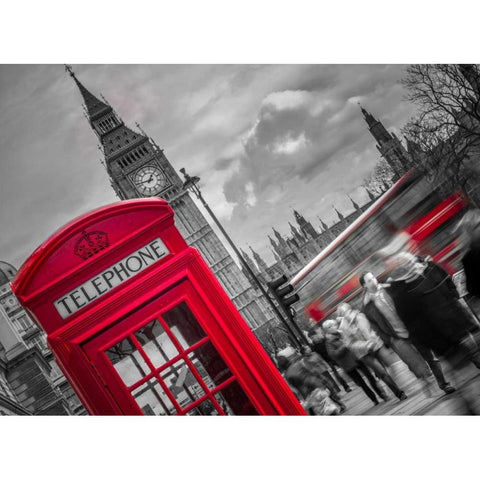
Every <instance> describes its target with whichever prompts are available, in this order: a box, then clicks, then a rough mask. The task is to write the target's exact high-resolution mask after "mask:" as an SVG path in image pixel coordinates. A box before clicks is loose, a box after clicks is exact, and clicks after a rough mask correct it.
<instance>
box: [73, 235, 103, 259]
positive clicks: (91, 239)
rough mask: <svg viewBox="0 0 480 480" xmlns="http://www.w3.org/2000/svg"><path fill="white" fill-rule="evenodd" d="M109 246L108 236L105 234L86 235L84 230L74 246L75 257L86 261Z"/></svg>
mask: <svg viewBox="0 0 480 480" xmlns="http://www.w3.org/2000/svg"><path fill="white" fill-rule="evenodd" d="M108 245H109V243H108V235H107V234H106V233H105V232H100V231H94V232H89V233H87V232H86V231H85V230H84V231H83V232H82V236H81V237H80V239H79V240H78V241H77V243H76V244H75V249H74V252H75V255H78V256H79V257H81V258H83V259H84V260H87V259H88V258H90V257H93V255H95V254H96V253H98V252H100V251H102V250H104V249H105V248H107V247H108Z"/></svg>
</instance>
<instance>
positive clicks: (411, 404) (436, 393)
mask: <svg viewBox="0 0 480 480" xmlns="http://www.w3.org/2000/svg"><path fill="white" fill-rule="evenodd" d="M442 366H443V367H444V371H445V376H446V378H447V379H448V380H449V381H450V383H451V384H452V385H453V386H455V387H456V388H457V391H456V392H455V393H452V394H450V395H446V394H445V393H444V392H443V391H442V390H440V389H439V388H438V386H437V385H436V384H434V385H432V387H431V396H430V397H429V396H427V394H426V392H425V390H424V389H423V387H422V384H421V382H420V381H418V380H417V379H416V377H415V376H414V375H413V374H412V373H411V372H410V371H409V370H408V368H407V366H406V365H405V364H404V363H403V362H401V361H400V360H399V361H397V362H395V363H394V365H393V368H392V369H391V373H392V375H393V377H394V378H395V380H396V381H397V384H398V385H399V386H400V387H401V388H402V389H403V390H404V391H405V393H406V394H407V395H408V398H407V399H406V400H403V401H399V400H398V399H397V398H396V397H394V395H393V394H392V393H391V392H389V391H388V390H387V389H386V387H385V386H384V389H385V390H386V391H387V392H388V395H389V400H388V401H386V402H383V401H381V402H380V404H379V405H375V406H374V405H373V404H372V402H371V400H370V399H369V398H368V397H367V396H366V395H365V394H364V392H363V391H362V389H361V388H360V387H357V386H356V385H353V382H349V384H350V386H351V387H352V391H351V392H349V393H344V394H343V396H342V400H343V402H344V403H345V405H346V406H347V410H346V412H345V413H344V415H465V414H466V412H465V407H464V403H463V401H462V397H461V396H460V395H459V393H458V387H459V386H461V389H462V392H463V391H466V392H467V394H468V392H471V391H473V390H475V389H477V390H478V389H479V385H480V370H478V369H476V368H475V367H474V366H473V365H471V366H468V367H465V368H464V369H463V370H461V371H460V372H459V373H457V374H453V373H452V372H451V371H449V369H448V368H447V366H446V365H445V363H444V362H442ZM382 385H383V384H382ZM471 394H472V396H473V395H475V393H471ZM475 398H478V399H479V400H478V402H476V405H477V408H478V407H480V396H479V395H475Z"/></svg>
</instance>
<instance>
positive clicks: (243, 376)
mask: <svg viewBox="0 0 480 480" xmlns="http://www.w3.org/2000/svg"><path fill="white" fill-rule="evenodd" d="M12 289H13V291H14V293H15V294H16V295H17V297H18V299H19V301H20V303H21V304H22V305H23V307H24V308H25V309H26V310H27V311H28V312H29V314H30V316H31V317H32V318H33V319H34V320H35V321H36V323H37V324H38V325H39V327H40V328H42V329H43V330H44V331H45V332H46V333H47V339H48V343H49V346H50V348H51V349H52V351H53V353H54V354H55V357H56V359H57V362H58V364H59V366H60V368H61V369H62V371H63V373H64V374H65V376H66V378H67V379H68V380H69V382H70V384H71V385H72V387H73V388H74V390H75V391H76V393H77V394H78V396H79V398H80V399H81V400H82V402H83V404H84V406H85V408H86V409H87V411H88V412H89V413H90V414H93V415H305V411H304V410H303V408H302V407H301V405H300V404H299V402H298V400H297V398H296V397H295V396H294V395H293V393H292V392H291V390H290V388H289V387H288V386H287V384H286V383H285V381H284V380H283V378H282V376H281V375H280V373H279V372H278V370H277V369H276V367H275V366H274V365H273V363H272V361H271V360H270V358H269V357H268V355H267V354H266V352H265V351H264V350H263V348H262V346H261V345H260V344H259V342H258V340H257V339H256V338H255V336H254V335H253V334H252V332H251V331H250V329H249V327H248V326H247V324H246V323H245V321H244V320H243V318H242V317H241V316H240V314H239V313H238V311H237V310H236V308H235V306H234V305H233V303H232V302H231V300H230V299H229V298H228V296H227V295H226V293H225V292H224V290H223V288H222V287H221V285H220V284H219V283H218V281H217V279H216V278H215V276H214V275H213V274H212V272H211V271H210V269H209V267H208V266H207V265H206V263H205V262H204V260H203V259H202V257H201V256H200V254H199V253H198V252H197V251H196V250H195V249H193V248H191V247H189V246H188V245H187V244H186V242H185V240H184V239H183V238H182V236H181V235H180V233H179V232H178V230H177V229H176V227H175V225H174V218H173V210H172V209H171V208H170V206H169V205H168V204H167V203H166V202H165V201H164V200H161V199H158V198H155V199H138V200H127V201H123V202H119V203H116V204H113V205H109V206H106V207H103V208H100V209H98V210H95V211H93V212H90V213H88V214H86V215H84V216H82V217H80V218H77V219H75V220H74V221H72V222H71V223H69V224H68V225H66V226H65V227H63V228H61V229H60V230H59V231H57V232H56V233H55V234H53V235H52V236H51V237H50V238H49V239H48V240H47V241H46V242H45V243H44V244H43V245H41V246H40V247H39V248H37V250H35V252H34V253H33V254H32V255H31V256H30V258H28V259H27V261H26V262H25V263H24V265H23V266H22V267H21V268H20V270H19V271H18V274H17V276H16V277H15V279H14V280H13V282H12Z"/></svg>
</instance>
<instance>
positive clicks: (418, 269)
mask: <svg viewBox="0 0 480 480" xmlns="http://www.w3.org/2000/svg"><path fill="white" fill-rule="evenodd" d="M394 260H395V264H396V268H395V269H394V270H393V271H392V275H391V278H390V279H389V282H390V287H389V289H388V291H389V293H390V295H391V297H392V299H393V301H394V304H395V308H396V310H397V312H398V314H399V316H400V318H402V320H403V321H404V322H405V326H406V327H407V329H408V331H409V332H410V335H411V337H412V339H413V340H414V341H415V343H416V344H417V343H418V344H420V345H423V346H425V347H427V348H429V349H431V350H433V351H434V352H435V353H436V354H437V355H445V354H447V353H449V351H450V350H454V349H456V348H461V349H462V350H464V351H465V352H466V353H467V354H468V356H469V358H470V359H471V360H472V362H473V363H474V364H475V365H476V366H477V367H478V368H480V351H479V348H478V346H477V345H475V344H473V343H472V332H473V331H475V330H478V327H477V326H476V325H475V323H474V322H473V321H472V319H471V318H470V316H469V315H468V314H467V313H466V312H465V310H464V309H463V307H462V306H461V305H460V303H459V302H458V292H457V289H456V287H455V284H454V283H453V281H452V279H451V278H450V276H449V275H448V273H447V272H446V271H445V270H444V269H443V268H442V267H440V266H439V265H438V264H436V263H435V262H433V261H422V260H420V259H418V258H417V257H415V256H414V255H412V254H410V253H407V252H402V253H400V254H398V255H397V256H396V258H395V259H394Z"/></svg>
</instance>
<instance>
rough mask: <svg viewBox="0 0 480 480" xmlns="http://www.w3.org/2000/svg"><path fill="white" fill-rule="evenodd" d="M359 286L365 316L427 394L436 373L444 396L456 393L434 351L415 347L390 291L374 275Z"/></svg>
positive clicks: (365, 277)
mask: <svg viewBox="0 0 480 480" xmlns="http://www.w3.org/2000/svg"><path fill="white" fill-rule="evenodd" d="M360 284H361V285H362V287H363V289H364V296H363V300H362V305H363V308H362V312H363V313H364V314H365V316H366V317H367V319H368V321H369V322H370V325H371V326H372V328H373V329H374V330H375V331H376V333H377V334H378V335H379V336H380V338H381V339H382V340H383V342H384V343H385V345H386V346H387V347H389V348H391V349H392V350H393V351H394V352H395V353H396V354H397V355H398V356H399V358H400V359H401V360H402V361H403V362H404V363H405V364H406V365H407V366H408V368H409V369H410V370H411V371H412V372H413V374H414V375H415V376H416V377H417V378H418V379H419V380H421V381H422V382H423V383H424V386H425V387H426V388H427V391H428V392H429V384H430V382H431V378H432V373H433V375H434V376H435V379H436V381H437V383H438V386H439V387H440V388H441V389H442V390H443V391H444V392H445V393H453V392H454V391H455V389H454V388H453V387H452V386H451V385H450V384H449V383H448V382H447V381H446V380H445V376H444V373H443V370H442V367H441V365H440V362H439V360H438V358H437V357H436V356H435V354H434V353H433V352H432V350H431V349H429V348H426V347H424V346H423V345H422V344H419V345H416V346H414V345H413V344H412V342H411V340H410V333H409V331H408V329H407V327H406V326H405V323H404V322H403V320H402V319H401V318H400V317H399V315H398V312H397V310H396V308H395V304H394V302H393V300H392V298H391V297H390V295H389V293H388V291H387V289H388V287H387V289H386V288H385V286H384V285H381V284H379V283H378V281H377V279H376V277H375V275H373V273H372V272H363V273H362V274H361V275H360ZM429 367H430V368H429Z"/></svg>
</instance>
